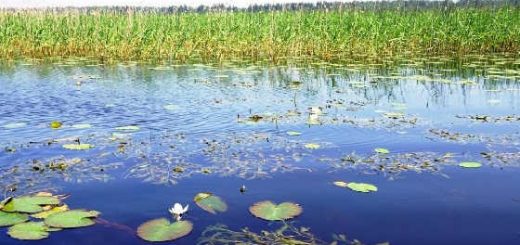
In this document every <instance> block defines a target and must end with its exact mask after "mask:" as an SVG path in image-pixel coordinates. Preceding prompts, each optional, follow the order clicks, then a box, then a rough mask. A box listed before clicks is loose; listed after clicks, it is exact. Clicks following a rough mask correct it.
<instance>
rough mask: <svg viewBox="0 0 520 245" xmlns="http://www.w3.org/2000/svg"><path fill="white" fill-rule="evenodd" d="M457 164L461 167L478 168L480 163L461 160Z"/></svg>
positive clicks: (480, 165)
mask: <svg viewBox="0 0 520 245" xmlns="http://www.w3.org/2000/svg"><path fill="white" fill-rule="evenodd" d="M459 166H460V167H463V168H480V167H482V164H481V163H479V162H461V163H459Z"/></svg>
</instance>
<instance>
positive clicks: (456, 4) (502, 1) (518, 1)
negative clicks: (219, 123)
mask: <svg viewBox="0 0 520 245" xmlns="http://www.w3.org/2000/svg"><path fill="white" fill-rule="evenodd" d="M507 6H511V7H519V6H520V0H461V1H451V0H447V1H425V0H406V1H404V0H398V1H363V2H361V1H360V2H316V3H286V4H262V5H256V4H255V5H251V6H249V7H247V8H238V7H231V6H226V5H224V4H215V5H212V6H204V5H201V6H199V7H189V6H185V5H181V6H171V7H160V8H159V7H125V6H116V7H82V8H76V7H71V8H47V9H46V10H47V11H49V12H67V11H72V10H73V11H79V12H86V13H89V12H99V11H109V12H115V13H118V12H121V13H123V12H128V11H138V12H154V13H166V14H168V13H179V12H222V11H229V12H238V11H240V12H262V11H299V10H363V11H378V10H381V11H383V10H408V11H409V10H426V9H442V10H449V9H453V8H502V7H507ZM3 11H20V10H19V9H9V8H7V9H3Z"/></svg>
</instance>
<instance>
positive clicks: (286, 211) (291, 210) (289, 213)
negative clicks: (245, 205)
mask: <svg viewBox="0 0 520 245" xmlns="http://www.w3.org/2000/svg"><path fill="white" fill-rule="evenodd" d="M302 211H303V210H302V208H301V207H300V205H298V204H296V203H292V202H283V203H280V204H278V205H276V204H274V203H272V202H271V201H262V202H258V203H255V204H253V206H251V207H249V212H251V213H252V214H253V215H254V216H255V217H258V218H261V219H265V220H270V221H275V220H288V219H292V218H294V217H296V216H298V215H300V214H301V213H302Z"/></svg>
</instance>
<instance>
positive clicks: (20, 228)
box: [7, 222, 49, 240]
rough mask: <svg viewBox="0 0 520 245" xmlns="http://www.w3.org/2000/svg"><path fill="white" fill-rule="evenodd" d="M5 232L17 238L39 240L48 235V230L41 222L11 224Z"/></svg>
mask: <svg viewBox="0 0 520 245" xmlns="http://www.w3.org/2000/svg"><path fill="white" fill-rule="evenodd" d="M7 234H9V236H11V237H12V238H16V239H19V240H41V239H44V238H47V237H48V236H49V230H48V227H47V226H45V224H44V223H43V222H27V223H20V224H16V225H13V226H11V227H10V228H9V230H8V231H7Z"/></svg>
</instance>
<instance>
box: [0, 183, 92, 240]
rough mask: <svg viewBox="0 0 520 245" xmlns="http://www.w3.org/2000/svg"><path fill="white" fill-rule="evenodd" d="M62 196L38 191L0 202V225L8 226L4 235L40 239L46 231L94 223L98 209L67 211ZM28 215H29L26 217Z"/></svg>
mask: <svg viewBox="0 0 520 245" xmlns="http://www.w3.org/2000/svg"><path fill="white" fill-rule="evenodd" d="M64 198H65V196H60V195H53V194H52V193H48V192H38V193H36V194H32V195H26V196H19V197H14V198H13V197H9V198H7V199H5V200H3V201H2V202H0V227H1V226H10V227H9V229H8V231H7V234H8V235H9V236H11V237H12V238H16V239H19V240H41V239H44V238H47V237H48V236H49V235H50V234H49V232H54V231H60V230H62V229H64V228H79V227H85V226H91V225H94V224H95V221H94V219H95V218H97V217H98V216H99V215H100V213H99V212H97V211H85V210H79V209H78V210H69V208H68V205H66V204H63V203H62V200H63V199H64ZM29 214H30V216H29Z"/></svg>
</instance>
